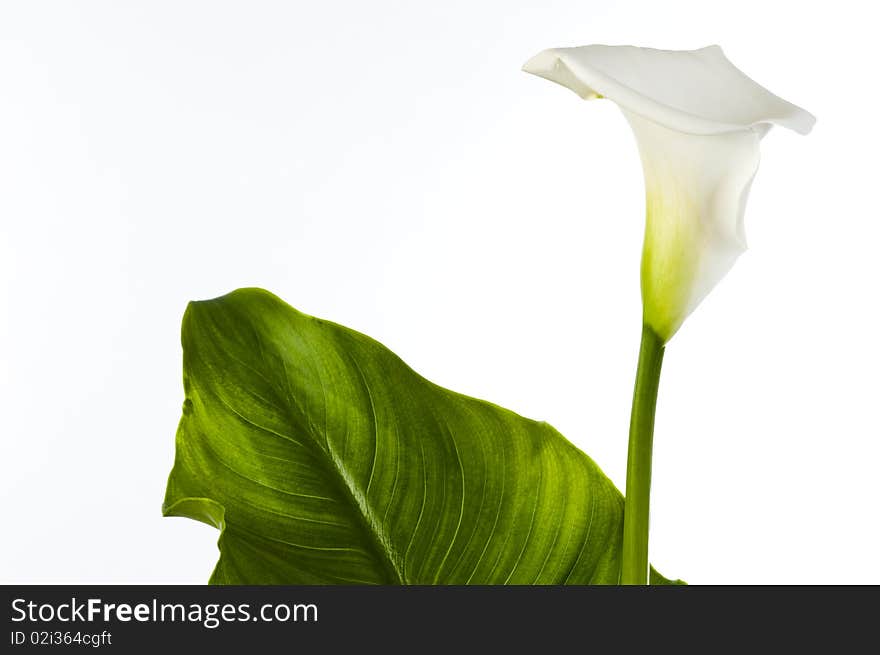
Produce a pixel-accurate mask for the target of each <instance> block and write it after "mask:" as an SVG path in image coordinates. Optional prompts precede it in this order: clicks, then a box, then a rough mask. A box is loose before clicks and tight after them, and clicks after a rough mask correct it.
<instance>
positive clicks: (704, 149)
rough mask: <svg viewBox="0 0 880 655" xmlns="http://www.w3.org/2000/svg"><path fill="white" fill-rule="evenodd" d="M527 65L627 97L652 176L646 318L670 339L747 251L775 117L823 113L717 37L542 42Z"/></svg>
mask: <svg viewBox="0 0 880 655" xmlns="http://www.w3.org/2000/svg"><path fill="white" fill-rule="evenodd" d="M523 70H525V71H526V72H529V73H533V74H535V75H538V76H540V77H543V78H546V79H548V80H551V81H553V82H556V83H558V84H561V85H562V86H565V87H567V88H569V89H571V90H572V91H574V92H575V93H577V94H578V95H579V96H581V97H582V98H584V99H587V100H590V99H594V98H608V99H609V100H613V101H614V102H616V103H617V104H618V106H619V107H620V108H621V110H622V111H623V114H624V116H626V118H627V120H628V121H629V124H630V126H631V127H632V129H633V132H634V133H635V136H636V140H637V142H638V146H639V153H640V155H641V160H642V167H643V169H644V175H645V197H646V209H647V217H646V225H645V242H644V248H643V251H642V275H641V280H642V304H643V308H644V322H645V324H646V325H647V326H649V327H650V328H651V329H652V330H654V332H655V333H656V334H657V335H658V336H659V337H660V338H661V339H662V340H663V342H666V341H668V340H669V339H670V338H671V337H672V335H673V334H675V332H676V331H677V330H678V328H679V327H680V326H681V324H682V322H683V321H684V320H685V318H687V316H688V315H689V314H690V313H691V312H692V311H693V310H694V309H695V308H696V306H697V305H699V303H700V301H702V299H703V298H705V297H706V295H707V294H708V293H709V291H711V290H712V288H713V287H714V286H715V285H716V284H717V283H718V282H719V280H721V278H723V277H724V275H725V274H726V273H727V272H728V271H729V270H730V268H731V267H732V266H733V263H734V262H735V261H736V258H737V257H738V256H739V255H740V254H741V253H742V252H743V251H744V250H745V248H746V239H745V231H744V228H743V215H744V212H745V205H746V199H747V197H748V192H749V187H750V185H751V182H752V179H753V178H754V176H755V173H756V172H757V169H758V162H759V159H760V141H761V139H762V138H763V137H764V136H765V135H766V134H767V132H768V131H769V129H770V127H771V126H772V125H774V124H775V125H782V126H784V127H787V128H790V129H792V130H794V131H796V132H799V133H801V134H806V133H808V132H809V131H810V129H811V128H812V126H813V123H814V122H815V119H814V118H813V116H812V115H810V114H809V113H808V112H806V111H804V110H803V109H800V108H799V107H796V106H795V105H793V104H791V103H789V102H787V101H785V100H783V99H782V98H779V97H778V96H775V95H773V94H772V93H770V92H769V91H767V90H766V89H765V88H763V87H762V86H760V85H758V84H757V83H755V82H754V81H752V80H751V79H750V78H748V77H746V75H745V74H743V73H742V72H741V71H740V70H739V69H738V68H736V67H735V66H734V65H733V64H732V63H731V62H730V61H729V60H728V59H727V57H725V56H724V53H723V52H722V51H721V48H719V47H718V46H709V47H707V48H701V49H699V50H692V51H668V50H655V49H652V48H636V47H633V46H605V45H590V46H582V47H578V48H556V49H551V50H544V51H543V52H541V53H539V54H538V55H536V56H535V57H533V58H532V59H530V60H529V61H528V62H526V64H525V65H524V66H523Z"/></svg>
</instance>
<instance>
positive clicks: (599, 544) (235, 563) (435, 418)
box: [163, 289, 665, 584]
mask: <svg viewBox="0 0 880 655" xmlns="http://www.w3.org/2000/svg"><path fill="white" fill-rule="evenodd" d="M182 340H183V366H184V387H185V390H186V401H185V402H184V408H183V417H182V419H181V421H180V426H179V428H178V432H177V452H176V458H175V462H174V468H173V469H172V471H171V475H170V477H169V480H168V488H167V491H166V496H165V503H164V506H163V511H164V513H165V514H166V515H169V516H188V517H190V518H193V519H197V520H200V521H204V522H206V523H209V524H211V525H214V526H216V527H217V528H219V529H220V530H221V536H220V540H219V548H220V560H219V562H218V563H217V566H216V569H215V570H214V573H213V575H212V577H211V582H214V583H222V584H276V583H277V584H329V583H379V584H400V583H403V584H505V583H507V584H560V583H568V584H587V583H616V582H617V581H618V569H619V552H618V551H619V548H620V539H621V526H622V517H623V500H622V498H621V495H620V493H619V492H618V491H617V489H615V487H614V486H613V485H612V483H611V482H610V481H609V480H608V478H607V477H605V475H604V474H603V473H602V472H601V471H600V470H599V468H598V467H597V466H596V465H595V464H594V463H593V461H592V460H591V459H590V458H589V457H587V456H586V455H585V454H583V453H582V452H581V451H579V450H578V449H577V448H575V447H574V446H573V445H572V444H571V443H569V442H568V441H567V440H566V439H565V438H564V437H563V436H562V435H560V434H559V433H558V432H557V431H556V430H554V429H553V428H552V427H550V426H549V425H547V424H546V423H539V422H536V421H532V420H529V419H525V418H523V417H521V416H519V415H517V414H514V413H513V412H510V411H508V410H505V409H502V408H500V407H497V406H496V405H492V404H490V403H487V402H483V401H480V400H475V399H473V398H468V397H466V396H462V395H460V394H457V393H453V392H451V391H448V390H446V389H442V388H440V387H438V386H436V385H434V384H432V383H431V382H428V381H427V380H425V379H424V378H422V377H421V376H419V375H418V374H416V373H415V372H414V371H413V370H412V369H410V368H409V367H408V366H407V365H406V364H404V363H403V362H402V361H401V360H400V359H399V358H398V357H397V356H395V355H394V354H393V353H392V352H390V351H389V350H388V349H386V348H385V347H384V346H382V345H381V344H379V343H378V342H376V341H374V340H372V339H370V338H368V337H366V336H364V335H362V334H360V333H358V332H355V331H353V330H349V329H347V328H344V327H341V326H339V325H336V324H334V323H329V322H327V321H323V320H320V319H317V318H313V317H311V316H307V315H305V314H302V313H300V312H298V311H296V310H295V309H293V308H292V307H290V306H289V305H287V304H285V303H284V302H282V301H281V300H280V299H278V298H277V297H275V296H273V295H272V294H270V293H268V292H266V291H262V290H258V289H242V290H239V291H235V292H233V293H231V294H229V295H227V296H223V297H221V298H217V299H214V300H209V301H204V302H194V303H191V304H190V305H189V307H188V308H187V311H186V314H185V316H184V319H183V334H182ZM654 581H655V582H664V581H665V580H664V579H663V578H661V577H659V576H656V575H655V577H654Z"/></svg>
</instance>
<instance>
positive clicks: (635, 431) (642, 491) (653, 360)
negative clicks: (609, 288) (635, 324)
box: [620, 325, 664, 585]
mask: <svg viewBox="0 0 880 655" xmlns="http://www.w3.org/2000/svg"><path fill="white" fill-rule="evenodd" d="M663 351H664V345H663V341H662V340H661V339H660V337H658V336H657V334H656V333H655V332H654V330H652V329H651V328H650V327H649V326H647V325H645V326H643V327H642V343H641V347H640V348H639V364H638V369H637V371H636V385H635V390H634V392H633V402H632V413H631V415H630V424H629V449H628V452H627V460H626V501H625V505H624V514H623V553H622V560H621V568H620V581H621V583H622V584H625V585H644V584H648V579H649V578H648V570H649V569H648V518H649V510H650V500H651V458H652V451H653V446H654V411H655V409H656V407H657V390H658V388H659V386H660V368H661V366H662V364H663Z"/></svg>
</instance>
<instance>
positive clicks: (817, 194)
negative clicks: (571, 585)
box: [0, 0, 880, 583]
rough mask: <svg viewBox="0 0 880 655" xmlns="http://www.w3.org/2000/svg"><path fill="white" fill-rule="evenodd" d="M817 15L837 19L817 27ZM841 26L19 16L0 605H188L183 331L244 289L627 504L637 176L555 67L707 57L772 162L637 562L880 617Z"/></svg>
mask: <svg viewBox="0 0 880 655" xmlns="http://www.w3.org/2000/svg"><path fill="white" fill-rule="evenodd" d="M820 6H821V7H822V8H821V9H820V8H819V7H820ZM871 6H872V3H867V2H843V1H837V2H834V3H832V4H827V3H810V2H775V3H771V2H766V1H757V2H745V1H742V0H738V1H737V2H716V3H712V2H705V1H703V2H700V1H694V2H649V1H645V2H626V3H618V2H591V1H588V0H571V1H557V2H548V1H546V0H544V1H541V2H538V1H534V2H516V1H512V0H505V1H504V2H500V1H499V2H477V1H475V0H467V1H462V2H458V1H455V2H450V1H444V2H354V1H352V2H299V3H295V2H277V3H272V2H238V3H230V2H178V1H175V2H140V3H135V2H125V3H120V2H109V1H108V2H77V3H69V2H55V3H51V2H39V3H38V2H24V1H21V2H10V1H8V0H7V1H4V2H3V3H2V4H0V366H2V369H0V385H2V388H0V403H2V423H0V426H2V427H0V430H2V441H0V448H2V450H0V503H2V512H3V528H2V532H3V538H2V540H0V580H2V581H3V582H33V583H50V582H59V583H61V582H69V583H84V582H95V583H98V582H109V583H152V582H162V583H201V582H204V581H206V580H207V578H208V575H209V573H210V571H211V569H212V568H213V565H214V562H215V560H216V556H217V551H216V547H215V541H216V538H217V533H216V532H215V531H214V530H213V529H211V528H209V527H207V526H205V525H202V524H199V523H195V522H193V521H189V520H185V519H172V518H168V519H163V518H162V517H161V516H160V506H161V502H162V497H163V493H164V486H165V479H166V476H167V474H168V471H169V470H170V467H171V463H172V459H173V449H174V432H175V428H176V424H177V420H178V417H179V412H180V406H181V402H182V400H183V390H182V387H181V382H180V366H181V361H180V357H181V352H180V344H179V323H180V318H181V315H182V312H183V310H184V307H185V304H186V302H187V301H188V300H190V299H199V298H209V297H214V296H217V295H220V294H223V293H226V292H228V291H230V290H232V289H234V288H237V287H242V286H262V287H265V288H268V289H271V290H272V291H274V292H275V293H277V294H278V295H280V296H281V297H283V298H284V299H286V300H287V301H288V302H290V303H291V304H293V305H294V306H296V307H297V308H299V309H301V310H303V311H306V312H308V313H311V314H315V315H318V316H321V317H324V318H328V319H331V320H334V321H337V322H340V323H343V324H345V325H348V326H350V327H353V328H356V329H358V330H360V331H362V332H365V333H367V334H370V335H371V336H373V337H375V338H377V339H379V340H380V341H382V342H384V343H385V344H386V345H388V346H389V347H390V348H392V349H393V350H394V351H396V352H397V353H398V354H399V355H401V356H402V357H403V358H404V359H405V360H407V361H408V362H409V363H410V364H411V365H413V366H414V367H415V368H416V370H418V371H419V372H421V373H422V374H424V375H425V376H427V377H428V378H430V379H432V380H434V381H436V382H438V383H440V384H443V385H444V386H448V387H451V388H453V389H456V390H458V391H462V392H465V393H468V394H471V395H475V396H478V397H482V398H487V399H490V400H492V401H494V402H497V403H499V404H501V405H504V406H507V407H510V408H511V409H514V410H517V411H519V412H520V413H522V414H525V415H527V416H530V417H534V418H540V419H545V420H547V421H549V422H550V423H552V424H553V425H554V426H556V427H557V428H558V429H559V430H560V431H562V432H563V434H565V435H567V436H568V437H569V438H570V439H571V440H572V441H574V442H575V443H577V444H578V445H579V446H580V447H582V448H583V449H584V450H585V451H587V452H588V453H589V454H590V455H591V456H592V457H593V458H594V459H595V460H596V461H597V462H598V463H599V464H600V466H602V467H603V469H604V470H605V471H606V472H607V473H608V474H609V475H610V476H611V478H612V479H613V480H614V481H615V482H616V483H617V484H618V486H621V487H622V485H623V481H624V474H625V459H626V435H627V425H628V419H629V404H630V398H631V393H632V383H633V376H634V372H635V360H636V353H637V348H638V339H639V331H640V300H639V292H638V275H639V271H638V268H639V255H640V249H641V236H642V234H641V233H642V227H643V211H644V207H643V203H644V201H643V195H642V193H643V191H642V177H641V167H640V164H639V161H638V156H637V152H636V148H635V144H634V140H633V138H632V135H631V134H630V131H629V128H628V126H627V125H626V123H625V121H624V119H623V117H622V116H621V115H620V113H619V111H618V110H617V109H616V107H615V106H614V105H613V104H612V103H610V102H592V103H585V102H583V101H581V100H579V99H578V98H577V97H576V96H575V95H574V94H572V93H571V92H569V91H567V90H565V89H562V88H561V87H557V86H555V85H552V84H550V83H548V82H546V81H544V80H540V79H538V78H535V77H531V76H528V75H526V74H525V73H522V72H520V66H521V64H522V63H523V62H524V61H525V60H526V59H527V58H528V57H530V56H531V55H533V54H534V53H536V52H537V51H539V50H542V49H544V48H547V47H554V46H565V45H580V44H586V43H595V42H599V43H632V44H637V45H646V46H654V47H662V48H670V49H688V48H695V47H700V46H703V45H707V44H711V43H718V44H720V45H722V47H724V49H725V52H726V53H727V55H728V57H729V58H730V59H731V60H732V61H733V62H734V63H735V64H737V65H738V66H739V67H740V68H742V69H743V70H744V71H745V72H746V73H748V74H749V75H750V76H752V77H753V78H755V79H756V80H757V81H758V82H759V83H761V84H763V85H765V86H767V87H768V88H769V89H771V90H772V91H774V92H775V93H777V94H779V95H781V96H782V97H784V98H786V99H788V100H791V101H792V102H795V103H796V104H799V105H801V106H803V107H804V108H806V109H808V110H809V111H811V112H812V113H814V114H815V115H816V116H817V117H818V124H817V126H816V128H815V130H814V132H813V133H812V134H811V135H810V136H808V137H800V136H798V135H795V134H793V133H790V132H786V131H785V130H783V129H777V130H774V131H773V132H772V133H771V134H770V135H769V136H768V137H767V138H766V139H765V140H764V142H763V161H762V166H761V170H760V172H759V173H758V176H757V179H756V181H755V184H754V187H753V190H752V194H751V198H750V201H749V207H748V211H747V214H746V222H747V231H748V235H749V242H750V247H751V249H750V250H749V252H747V253H746V254H745V255H744V256H743V257H742V258H741V259H740V260H739V262H738V263H737V265H736V266H735V267H734V269H733V271H732V272H731V273H730V275H729V276H728V277H727V278H726V279H725V280H724V281H723V282H722V283H721V284H720V286H719V287H718V288H717V289H716V290H715V291H714V292H713V293H712V294H711V295H710V296H709V298H708V299H707V300H706V301H705V302H704V303H703V304H702V305H701V306H700V307H699V308H698V310H697V311H696V313H695V314H694V315H692V316H691V318H690V319H689V320H688V321H687V322H686V323H685V325H684V327H683V328H682V329H681V331H680V332H679V333H678V334H677V335H676V336H675V338H674V339H673V340H672V342H671V343H670V344H669V346H668V348H667V353H666V361H665V365H664V374H663V379H662V384H661V392H660V404H659V410H658V415H657V428H656V438H655V469H654V486H653V506H652V510H653V515H652V533H651V559H652V560H653V562H654V563H655V564H656V566H657V567H658V568H659V569H660V570H661V571H663V572H664V573H666V574H667V575H669V576H678V577H682V578H684V579H686V580H689V581H690V582H694V583H801V582H802V583H810V582H820V583H844V582H846V583H863V582H864V583H867V582H872V583H880V568H878V567H877V566H876V558H877V554H878V552H880V521H878V503H880V491H878V482H877V477H876V471H877V466H878V461H880V439H878V437H880V429H878V420H880V417H878V404H880V393H878V392H880V383H878V377H877V371H878V367H880V345H878V344H880V338H878V323H880V311H878V302H877V301H878V291H877V288H878V282H880V272H878V259H877V250H878V242H880V226H878V209H877V186H878V164H877V153H878V152H880V142H878V132H877V129H876V127H877V107H878V106H880V94H878V85H877V84H876V78H877V70H876V55H877V53H876V47H875V45H874V39H875V37H876V33H875V28H876V25H877V21H876V17H872V16H869V15H868V12H869V11H870V8H871Z"/></svg>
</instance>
